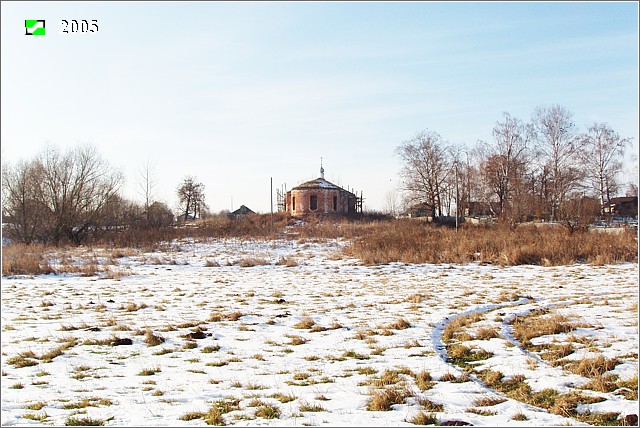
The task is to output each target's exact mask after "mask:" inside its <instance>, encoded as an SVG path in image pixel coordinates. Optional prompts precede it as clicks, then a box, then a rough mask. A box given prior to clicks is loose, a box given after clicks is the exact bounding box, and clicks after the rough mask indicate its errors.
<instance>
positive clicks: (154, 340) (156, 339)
mask: <svg viewBox="0 0 640 428" xmlns="http://www.w3.org/2000/svg"><path fill="white" fill-rule="evenodd" d="M164 341H165V339H164V337H162V336H160V335H157V334H153V331H151V330H146V331H145V334H144V343H146V344H147V345H149V346H158V345H160V344H162V343H164Z"/></svg>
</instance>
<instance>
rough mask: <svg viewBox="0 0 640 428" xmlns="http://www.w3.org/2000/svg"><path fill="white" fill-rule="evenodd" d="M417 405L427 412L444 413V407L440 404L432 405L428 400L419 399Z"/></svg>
mask: <svg viewBox="0 0 640 428" xmlns="http://www.w3.org/2000/svg"><path fill="white" fill-rule="evenodd" d="M418 404H420V405H421V406H422V408H423V409H424V410H426V411H427V412H443V411H444V405H442V404H440V403H434V402H433V401H431V400H429V399H428V398H420V399H419V400H418Z"/></svg>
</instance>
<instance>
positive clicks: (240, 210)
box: [231, 205, 254, 215]
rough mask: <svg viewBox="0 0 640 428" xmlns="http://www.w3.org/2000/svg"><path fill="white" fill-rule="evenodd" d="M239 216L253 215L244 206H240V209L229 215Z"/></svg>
mask: <svg viewBox="0 0 640 428" xmlns="http://www.w3.org/2000/svg"><path fill="white" fill-rule="evenodd" d="M241 214H254V212H253V211H251V210H250V209H249V208H247V207H245V206H244V205H240V208H238V209H237V210H235V211H234V212H232V213H231V215H241Z"/></svg>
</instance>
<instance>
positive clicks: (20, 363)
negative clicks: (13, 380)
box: [7, 351, 38, 369]
mask: <svg viewBox="0 0 640 428" xmlns="http://www.w3.org/2000/svg"><path fill="white" fill-rule="evenodd" d="M35 358H38V357H36V355H35V354H34V353H33V352H32V351H26V352H21V353H20V354H18V355H16V356H15V357H11V358H9V359H8V360H7V364H11V365H12V366H14V367H15V368H17V369H19V368H23V367H31V366H37V365H38V362H37V361H36V360H35Z"/></svg>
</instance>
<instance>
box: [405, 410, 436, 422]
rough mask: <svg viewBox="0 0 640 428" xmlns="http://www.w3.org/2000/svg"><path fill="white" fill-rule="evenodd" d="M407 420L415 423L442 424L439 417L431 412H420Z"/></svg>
mask: <svg viewBox="0 0 640 428" xmlns="http://www.w3.org/2000/svg"><path fill="white" fill-rule="evenodd" d="M407 422H409V423H412V424H414V425H440V423H439V421H438V418H436V416H435V415H433V414H431V413H425V412H418V413H417V414H416V415H415V416H413V417H412V418H411V419H409V420H408V421H407Z"/></svg>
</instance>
